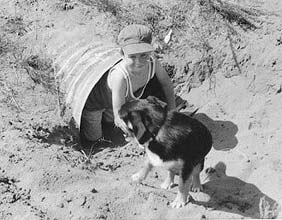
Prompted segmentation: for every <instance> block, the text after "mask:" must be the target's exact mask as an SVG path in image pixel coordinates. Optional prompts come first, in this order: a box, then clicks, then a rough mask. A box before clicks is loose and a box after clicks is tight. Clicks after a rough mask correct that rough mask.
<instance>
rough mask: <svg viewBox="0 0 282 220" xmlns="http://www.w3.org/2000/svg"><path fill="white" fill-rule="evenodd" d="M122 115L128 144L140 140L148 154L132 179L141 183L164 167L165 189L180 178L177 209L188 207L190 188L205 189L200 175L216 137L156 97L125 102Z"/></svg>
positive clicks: (163, 186)
mask: <svg viewBox="0 0 282 220" xmlns="http://www.w3.org/2000/svg"><path fill="white" fill-rule="evenodd" d="M119 116H120V118H121V119H122V120H123V121H124V122H125V124H126V125H127V130H126V131H123V132H124V133H125V136H126V138H127V141H129V140H133V139H134V140H135V141H137V143H138V144H139V145H140V146H141V147H144V149H145V151H146V155H147V159H146V162H145V167H144V168H143V169H142V170H140V171H139V172H138V173H136V174H134V175H133V176H132V179H133V181H135V182H141V181H142V180H144V179H145V178H146V176H147V175H148V173H149V171H150V170H151V169H152V168H153V166H163V167H165V168H166V169H167V170H168V176H167V178H166V180H165V181H164V182H163V183H162V184H161V188H164V189H170V188H171V187H172V185H173V184H174V183H173V182H174V176H175V175H179V183H178V193H177V196H176V198H175V200H174V201H173V202H172V203H171V206H172V207H173V208H180V207H182V206H184V205H185V204H186V202H187V198H188V195H189V190H190V189H191V190H192V191H194V192H199V191H201V190H202V186H201V182H200V176H199V175H200V172H201V171H202V170H203V167H204V159H205V156H206V155H207V154H208V152H209V151H210V149H211V147H212V136H211V134H210V132H209V130H208V129H207V128H206V127H205V126H204V125H203V124H202V123H201V122H199V121H198V120H196V119H194V118H192V117H191V116H188V115H185V114H183V113H180V112H177V111H167V110H166V104H165V103H164V102H162V101H160V100H159V99H158V98H156V97H153V96H149V97H148V98H147V99H142V100H134V101H131V102H127V103H125V104H124V105H123V106H122V107H121V109H120V110H119ZM191 181H192V184H191ZM190 187H191V188H190Z"/></svg>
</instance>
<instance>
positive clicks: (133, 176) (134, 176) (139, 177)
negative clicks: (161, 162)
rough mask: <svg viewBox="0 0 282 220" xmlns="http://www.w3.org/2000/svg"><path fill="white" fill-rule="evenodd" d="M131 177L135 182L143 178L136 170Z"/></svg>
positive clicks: (139, 181)
mask: <svg viewBox="0 0 282 220" xmlns="http://www.w3.org/2000/svg"><path fill="white" fill-rule="evenodd" d="M131 179H132V181H133V182H136V183H141V182H142V180H144V176H143V175H142V174H141V173H140V172H138V173H135V174H133V175H132V176H131Z"/></svg>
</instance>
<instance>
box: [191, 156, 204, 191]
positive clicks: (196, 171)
mask: <svg viewBox="0 0 282 220" xmlns="http://www.w3.org/2000/svg"><path fill="white" fill-rule="evenodd" d="M203 166H204V160H203V161H201V162H200V163H198V164H197V165H196V166H195V167H194V168H193V171H192V184H191V191H192V192H200V191H203V186H202V184H201V181H200V173H201V171H202V170H203Z"/></svg>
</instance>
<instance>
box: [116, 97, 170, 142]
mask: <svg viewBox="0 0 282 220" xmlns="http://www.w3.org/2000/svg"><path fill="white" fill-rule="evenodd" d="M166 113H167V109H166V104H165V103H164V102H162V101H160V100H159V99H158V98H156V97H153V96H149V97H148V98H147V99H141V100H133V101H130V102H127V103H125V104H124V105H123V106H122V107H121V109H120V110H119V116H120V118H121V119H122V120H123V121H124V122H125V124H126V125H127V130H126V131H123V132H124V133H125V136H126V137H128V138H137V140H138V142H139V143H140V144H144V143H145V142H146V141H148V140H149V139H150V138H151V137H153V136H154V135H156V133H157V132H158V130H159V128H160V127H161V126H162V124H163V122H164V119H165V117H166Z"/></svg>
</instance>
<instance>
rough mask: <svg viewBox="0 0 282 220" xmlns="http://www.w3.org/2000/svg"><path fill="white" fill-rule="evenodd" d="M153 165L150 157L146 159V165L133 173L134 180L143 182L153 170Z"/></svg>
mask: <svg viewBox="0 0 282 220" xmlns="http://www.w3.org/2000/svg"><path fill="white" fill-rule="evenodd" d="M152 168H153V165H152V164H151V163H150V160H149V158H147V159H146V161H145V166H144V167H143V168H142V169H141V170H140V171H139V172H138V173H135V174H133V175H132V177H131V178H132V180H133V181H134V182H138V183H140V182H142V180H144V179H146V177H147V176H148V173H149V172H150V171H151V170H152Z"/></svg>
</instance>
